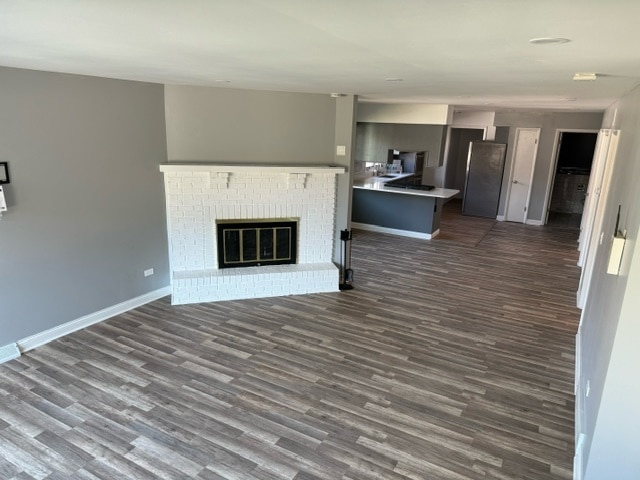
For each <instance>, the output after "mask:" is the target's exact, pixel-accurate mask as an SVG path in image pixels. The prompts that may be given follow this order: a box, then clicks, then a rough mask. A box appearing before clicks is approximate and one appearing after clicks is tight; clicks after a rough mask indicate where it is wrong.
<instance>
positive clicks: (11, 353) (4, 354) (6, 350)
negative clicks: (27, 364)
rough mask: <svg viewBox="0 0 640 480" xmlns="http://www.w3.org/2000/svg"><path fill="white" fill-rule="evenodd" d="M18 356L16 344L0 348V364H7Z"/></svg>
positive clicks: (18, 351)
mask: <svg viewBox="0 0 640 480" xmlns="http://www.w3.org/2000/svg"><path fill="white" fill-rule="evenodd" d="M19 356H20V349H19V348H18V344H17V343H11V344H9V345H5V346H4V347H0V363H4V362H8V361H9V360H13V359H14V358H18V357H19Z"/></svg>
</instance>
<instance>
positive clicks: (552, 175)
mask: <svg viewBox="0 0 640 480" xmlns="http://www.w3.org/2000/svg"><path fill="white" fill-rule="evenodd" d="M564 132H568V133H595V134H598V133H599V132H600V130H599V129H592V128H589V129H587V128H557V129H556V138H555V140H554V141H553V150H552V152H553V153H552V155H553V156H552V158H553V162H552V165H551V168H550V169H549V176H548V178H547V194H546V195H545V197H544V205H543V206H542V211H543V212H544V218H543V219H542V224H543V225H546V224H547V222H548V221H549V208H550V207H551V195H553V186H554V184H555V182H556V169H557V168H558V157H559V156H560V139H561V138H562V134H563V133H564ZM594 153H595V151H594ZM591 168H593V163H592V164H591Z"/></svg>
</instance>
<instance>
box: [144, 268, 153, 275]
mask: <svg viewBox="0 0 640 480" xmlns="http://www.w3.org/2000/svg"><path fill="white" fill-rule="evenodd" d="M151 275H153V268H148V269H147V270H145V271H144V276H145V277H149V276H151Z"/></svg>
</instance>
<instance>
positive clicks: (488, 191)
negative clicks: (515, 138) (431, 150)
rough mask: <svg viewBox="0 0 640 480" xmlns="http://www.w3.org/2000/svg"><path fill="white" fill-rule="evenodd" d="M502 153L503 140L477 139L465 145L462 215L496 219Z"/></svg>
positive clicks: (502, 165) (502, 167)
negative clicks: (467, 148)
mask: <svg viewBox="0 0 640 480" xmlns="http://www.w3.org/2000/svg"><path fill="white" fill-rule="evenodd" d="M506 153H507V144H506V143H496V142H487V141H481V142H471V143H470V144H469V155H468V157H467V177H466V180H465V185H464V196H463V199H462V214H463V215H472V216H475V217H488V218H496V216H497V215H498V203H499V202H500V189H501V188H502V174H503V173H504V161H505V155H506Z"/></svg>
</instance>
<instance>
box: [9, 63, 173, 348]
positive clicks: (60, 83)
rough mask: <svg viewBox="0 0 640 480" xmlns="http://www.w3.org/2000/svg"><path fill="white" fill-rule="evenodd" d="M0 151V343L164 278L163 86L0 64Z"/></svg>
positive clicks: (122, 298) (152, 285)
mask: <svg viewBox="0 0 640 480" xmlns="http://www.w3.org/2000/svg"><path fill="white" fill-rule="evenodd" d="M0 161H7V162H9V167H10V170H11V184H9V185H6V186H5V187H6V188H5V190H6V192H5V193H6V195H7V201H8V208H9V210H8V212H5V214H4V216H3V217H2V219H1V220H0V272H2V275H1V276H0V299H1V300H0V306H1V307H0V308H1V312H0V346H3V345H8V344H10V343H13V342H16V341H17V340H21V339H23V338H25V337H27V336H30V335H32V334H35V333H38V332H42V331H44V330H47V329H50V328H53V327H56V326H58V325H61V324H64V323H66V322H69V321H71V320H75V319H77V318H79V317H82V316H84V315H87V314H90V313H94V312H96V311H99V310H101V309H103V308H106V307H110V306H113V305H115V304H118V303H120V302H123V301H125V300H128V299H131V298H134V297H137V296H139V295H142V294H145V293H148V292H151V291H153V290H156V289H159V288H161V287H165V286H167V285H168V284H169V278H168V259H167V243H166V227H165V224H166V221H165V215H164V194H163V183H162V175H161V174H160V172H159V171H158V164H159V163H161V162H163V161H166V142H165V128H164V106H163V87H162V86H161V85H152V84H144V83H135V82H126V81H119V80H107V79H101V78H93V77H83V76H74V75H62V74H55V73H44V72H37V71H29V70H18V69H10V68H2V67H0ZM147 268H154V269H155V275H153V276H150V277H146V278H145V277H144V276H143V270H144V269H147Z"/></svg>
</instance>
